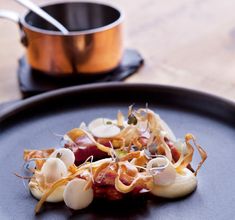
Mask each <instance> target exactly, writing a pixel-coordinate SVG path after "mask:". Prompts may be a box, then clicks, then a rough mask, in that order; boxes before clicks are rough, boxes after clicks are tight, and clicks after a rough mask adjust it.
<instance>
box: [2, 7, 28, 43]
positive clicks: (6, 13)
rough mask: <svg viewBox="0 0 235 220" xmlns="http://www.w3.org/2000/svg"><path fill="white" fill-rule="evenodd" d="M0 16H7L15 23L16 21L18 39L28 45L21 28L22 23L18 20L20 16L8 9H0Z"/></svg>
mask: <svg viewBox="0 0 235 220" xmlns="http://www.w3.org/2000/svg"><path fill="white" fill-rule="evenodd" d="M0 18H7V19H9V20H11V21H13V22H15V23H17V24H18V25H19V27H20V41H21V43H22V44H23V45H24V46H25V47H27V46H28V40H27V37H26V35H25V32H24V31H23V29H22V24H21V22H20V16H19V14H17V13H16V12H14V11H9V10H0Z"/></svg>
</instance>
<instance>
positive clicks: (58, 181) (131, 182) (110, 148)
mask: <svg viewBox="0 0 235 220" xmlns="http://www.w3.org/2000/svg"><path fill="white" fill-rule="evenodd" d="M62 143H63V144H62V148H57V149H54V148H51V149H42V150H25V151H24V160H25V168H26V170H27V171H28V172H30V173H31V174H32V175H31V176H30V177H26V178H29V182H28V187H29V190H30V192H31V194H32V195H33V196H34V197H35V198H36V199H38V200H39V202H38V204H37V206H36V208H35V213H38V212H39V211H40V209H41V207H42V205H43V203H44V202H54V203H56V202H61V201H64V202H65V204H66V205H67V206H68V207H69V208H71V209H74V210H80V209H84V208H86V207H87V206H89V205H90V204H91V203H92V201H93V200H94V199H97V198H103V199H108V200H121V199H124V198H127V197H135V196H136V197H137V196H138V195H140V194H142V193H151V194H153V195H154V196H157V197H165V198H178V197H182V196H186V195H188V194H190V193H191V192H193V191H194V190H195V189H196V187H197V179H196V176H197V173H198V171H199V169H200V168H201V166H202V164H203V162H204V161H205V160H206V158H207V154H206V152H205V151H204V150H203V149H202V148H201V147H200V146H199V145H198V144H196V141H195V138H194V136H193V135H192V134H186V135H185V138H184V140H179V139H176V137H175V135H174V133H173V132H172V131H171V129H170V128H169V127H168V125H167V124H166V123H165V122H164V121H163V120H162V119H161V118H160V116H159V115H157V114H156V113H154V112H153V111H152V110H150V109H149V108H147V107H146V108H140V109H138V110H135V109H134V108H133V106H130V107H129V110H128V114H127V117H126V119H125V117H124V115H123V114H122V113H121V112H118V114H117V118H116V119H115V120H113V119H108V118H96V119H95V120H93V121H91V122H90V123H89V124H88V125H86V124H85V123H84V122H82V123H81V125H80V126H79V127H78V128H74V129H72V130H70V131H68V132H67V133H66V134H65V135H64V136H63V141H62ZM192 145H194V146H195V148H196V149H197V150H198V152H199V154H200V156H201V161H200V163H199V164H198V166H197V167H196V169H193V168H192V166H191V164H190V163H191V161H192V159H193V154H194V148H193V146H192ZM22 178H23V177H22Z"/></svg>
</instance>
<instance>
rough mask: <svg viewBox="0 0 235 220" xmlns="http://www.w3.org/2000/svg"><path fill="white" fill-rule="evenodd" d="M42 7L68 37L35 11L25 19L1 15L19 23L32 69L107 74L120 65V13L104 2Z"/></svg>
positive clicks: (13, 14)
mask: <svg viewBox="0 0 235 220" xmlns="http://www.w3.org/2000/svg"><path fill="white" fill-rule="evenodd" d="M42 8H43V10H45V11H46V12H48V13H49V14H50V15H52V17H54V18H55V19H57V20H58V21H59V22H61V23H62V24H63V25H64V26H65V27H66V28H67V29H68V30H69V34H68V35H63V34H62V33H60V32H59V31H57V30H56V29H55V28H54V27H53V26H52V25H51V24H49V23H48V22H47V21H45V20H44V19H42V18H40V17H39V16H38V15H36V14H35V13H34V12H32V11H28V12H27V13H26V14H25V15H24V16H22V17H19V16H18V14H16V13H15V12H9V11H3V10H1V12H0V17H5V18H9V19H11V20H14V21H16V22H18V23H19V26H20V31H21V33H22V34H21V35H22V36H21V42H22V43H23V45H24V46H25V47H26V55H27V59H28V62H29V64H30V65H31V67H33V68H34V69H37V70H40V71H42V72H44V73H46V74H50V75H55V76H57V75H65V74H74V73H86V74H97V73H104V72H108V71H110V70H112V69H114V68H115V67H117V66H118V64H119V62H120V60H121V57H122V53H123V45H122V23H123V13H122V12H121V10H119V9H117V8H116V7H113V6H110V5H106V4H102V3H95V2H76V1H74V2H66V3H62V2H61V3H53V4H48V5H44V6H42Z"/></svg>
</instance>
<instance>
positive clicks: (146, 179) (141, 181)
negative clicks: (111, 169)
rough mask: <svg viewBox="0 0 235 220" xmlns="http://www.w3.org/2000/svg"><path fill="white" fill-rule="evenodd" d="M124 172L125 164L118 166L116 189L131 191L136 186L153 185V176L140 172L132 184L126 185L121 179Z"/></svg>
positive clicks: (122, 191) (124, 191)
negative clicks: (143, 174) (142, 174)
mask: <svg viewBox="0 0 235 220" xmlns="http://www.w3.org/2000/svg"><path fill="white" fill-rule="evenodd" d="M122 172H123V166H119V168H118V172H117V173H118V175H117V177H116V178H115V189H116V190H117V191H119V192H121V193H129V192H131V191H132V190H133V189H134V188H135V187H136V186H138V185H144V186H149V187H150V186H151V185H152V184H151V182H152V176H141V175H140V174H139V173H138V174H137V175H136V178H135V179H134V180H133V181H132V183H131V184H130V185H125V184H124V183H123V182H122V181H121V180H120V177H121V175H122V174H121V173H122Z"/></svg>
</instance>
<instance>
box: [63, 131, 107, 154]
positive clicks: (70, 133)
mask: <svg viewBox="0 0 235 220" xmlns="http://www.w3.org/2000/svg"><path fill="white" fill-rule="evenodd" d="M74 133H79V134H80V133H83V134H85V135H86V136H87V137H88V138H89V139H90V140H91V141H92V142H93V143H94V144H95V145H96V147H97V148H98V149H99V150H101V151H103V152H106V153H108V154H109V155H110V152H111V149H110V148H109V147H106V146H104V145H103V144H100V143H98V142H97V141H96V140H95V139H94V138H93V136H92V135H91V134H90V133H88V132H87V131H85V130H83V129H81V128H74V129H72V130H71V131H69V132H68V133H67V135H68V136H69V137H70V138H71V137H72V136H73V135H74ZM70 135H71V136H70ZM71 139H72V138H71Z"/></svg>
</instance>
